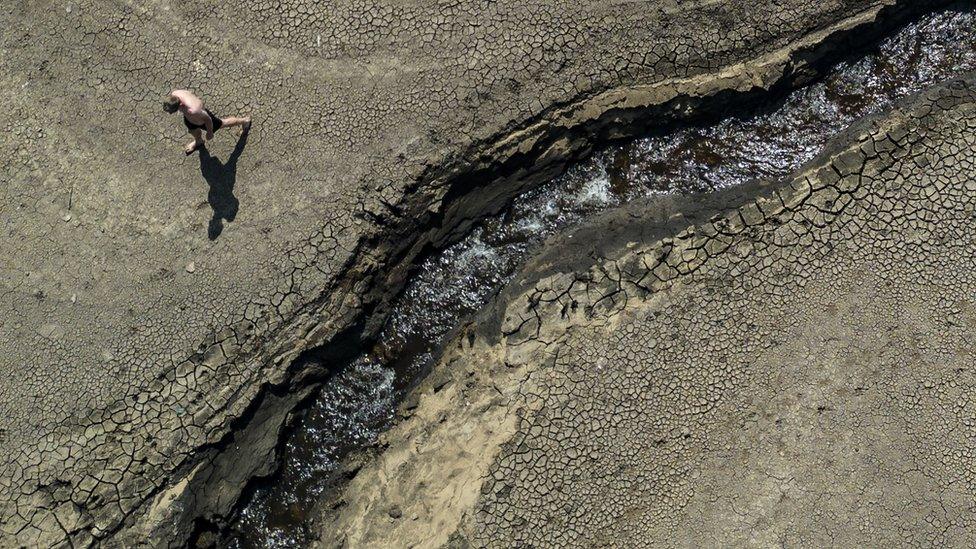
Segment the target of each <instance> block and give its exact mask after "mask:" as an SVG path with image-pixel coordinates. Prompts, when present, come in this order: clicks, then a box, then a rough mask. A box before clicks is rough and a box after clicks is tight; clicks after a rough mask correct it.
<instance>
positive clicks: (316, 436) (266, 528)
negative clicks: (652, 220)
mask: <svg viewBox="0 0 976 549" xmlns="http://www.w3.org/2000/svg"><path fill="white" fill-rule="evenodd" d="M969 5H970V3H963V4H961V6H960V7H956V8H954V9H950V10H947V11H944V12H940V13H938V14H934V15H931V16H928V17H926V18H925V19H923V20H921V21H919V22H917V23H914V24H911V25H909V26H907V27H906V28H904V29H902V30H901V31H900V32H898V33H897V34H896V35H894V36H892V37H890V38H888V39H886V40H884V41H883V42H881V43H880V44H878V45H877V47H876V48H874V49H873V50H871V51H868V52H865V53H864V54H863V55H861V56H860V57H858V58H855V59H851V60H849V61H847V62H844V63H841V64H839V65H838V66H837V67H835V69H834V70H833V71H832V72H831V73H830V74H829V75H828V76H827V77H826V78H825V79H823V81H821V82H819V83H816V84H814V85H811V86H809V87H807V88H804V89H801V90H798V91H796V92H794V93H792V94H791V95H789V96H788V97H786V98H785V99H783V100H781V101H779V102H777V103H776V104H775V105H769V106H767V107H766V108H763V109H760V110H758V111H754V112H751V113H748V114H747V115H743V116H733V117H729V118H726V119H724V120H721V121H720V122H718V123H716V124H713V125H708V126H696V127H685V128H679V129H676V130H673V131H670V132H669V133H667V134H665V135H653V134H652V135H649V136H647V137H644V138H641V139H637V140H634V141H632V142H630V143H627V144H624V145H621V146H615V147H611V148H607V149H605V150H602V151H600V152H598V153H596V154H594V155H592V156H591V157H590V158H589V159H588V160H587V161H585V162H582V163H580V164H579V165H577V166H575V167H573V168H572V169H570V170H569V171H568V173H566V174H565V175H564V176H562V177H559V178H557V179H555V180H553V181H551V182H550V183H548V184H546V185H544V186H542V187H541V188H537V189H535V190H533V191H531V192H528V193H526V194H524V195H522V196H520V197H518V198H517V199H516V200H515V201H513V203H512V204H511V205H510V207H509V208H508V209H507V210H506V211H505V212H504V213H502V214H501V215H498V216H496V217H493V218H490V219H488V220H486V221H484V222H483V223H481V224H480V225H479V226H478V227H476V228H475V229H474V230H473V231H472V233H471V234H470V235H469V236H468V237H467V238H466V239H465V240H463V241H461V242H459V243H457V244H455V245H453V246H451V247H449V248H447V249H445V250H443V251H442V252H440V253H439V254H437V255H435V256H433V257H431V258H429V259H428V260H427V261H426V262H425V263H424V264H423V265H421V267H420V269H419V270H418V272H417V273H416V275H415V276H414V277H413V278H412V280H411V282H410V283H409V285H408V286H407V288H406V289H405V291H404V292H403V294H402V295H401V296H400V298H399V299H398V302H397V304H396V306H395V309H394V312H393V314H392V316H391V317H390V319H389V321H388V323H387V325H386V327H385V329H384V331H383V333H382V335H381V337H380V339H379V342H378V343H377V344H376V346H375V347H374V348H373V349H371V350H370V351H369V352H368V353H365V354H363V355H362V356H360V357H359V358H358V359H357V360H356V361H355V362H354V363H353V364H352V365H351V366H350V367H348V368H346V369H345V370H344V371H342V372H341V373H339V374H337V375H336V376H335V377H334V378H333V379H332V380H330V381H329V382H328V383H327V384H326V386H325V387H324V388H323V389H322V391H321V393H320V394H319V396H318V397H317V398H316V400H315V402H314V404H313V405H312V406H311V408H310V409H309V410H308V411H307V413H306V414H305V416H304V417H303V418H302V419H301V420H300V421H299V423H298V425H297V427H296V429H295V430H294V432H293V433H292V435H291V436H290V437H289V439H288V440H287V442H286V447H285V450H284V456H283V465H282V469H281V471H280V472H279V473H278V474H277V475H275V477H274V478H272V479H269V480H268V481H267V482H264V483H263V485H262V486H260V487H259V488H258V489H257V491H256V492H255V493H254V494H253V495H252V497H251V499H250V501H249V502H248V503H247V505H246V506H245V508H244V509H243V511H242V512H241V514H240V516H239V517H238V518H237V519H236V521H235V522H234V523H233V524H232V526H231V529H230V533H229V536H228V537H227V538H226V539H225V544H226V545H228V546H230V547H238V548H250V547H300V546H305V545H306V544H307V543H308V541H309V536H310V535H311V532H310V530H309V528H308V521H309V520H310V519H311V518H312V515H311V514H312V513H314V509H313V507H314V503H315V501H316V499H317V497H318V496H319V494H320V493H321V492H322V491H323V490H324V489H325V488H327V487H328V486H329V485H330V482H333V481H334V477H335V474H336V471H337V469H338V466H339V464H340V461H341V459H342V458H343V456H344V455H346V454H347V453H348V452H349V451H350V450H352V449H354V448H359V447H363V446H365V445H368V444H370V443H371V442H373V441H374V440H375V438H376V436H377V435H378V434H379V433H380V432H381V431H382V430H383V429H384V428H386V427H387V426H389V424H390V422H391V421H392V419H393V413H394V409H395V406H396V404H397V402H398V401H399V399H400V398H401V397H402V396H403V394H404V392H405V390H406V389H408V388H409V387H410V386H411V384H412V383H413V382H414V381H415V380H416V379H417V376H418V375H420V374H421V373H423V372H424V371H425V369H426V368H428V367H429V365H430V363H431V361H432V360H433V358H434V356H435V354H436V352H437V349H438V347H439V345H441V343H442V340H443V338H444V337H445V335H446V334H448V333H449V332H450V331H451V330H452V329H454V328H455V327H457V326H458V325H459V324H460V323H461V322H462V321H463V319H464V318H466V317H468V316H470V315H471V314H473V313H474V312H477V311H478V310H479V309H481V308H482V307H483V306H484V305H485V304H486V303H487V302H488V300H490V299H491V297H492V296H494V295H495V294H496V293H497V292H498V291H499V290H500V289H501V287H502V286H503V285H504V284H505V283H506V282H508V281H509V280H511V278H512V277H513V276H514V275H515V273H516V271H517V269H518V267H519V266H520V265H521V264H522V262H523V261H524V260H525V258H526V257H527V256H528V255H530V254H531V253H533V251H534V250H536V249H538V246H539V245H540V244H541V243H542V242H543V241H544V240H545V239H546V238H548V237H549V236H551V235H553V234H555V233H557V232H558V231H561V230H563V229H565V228H567V227H570V226H572V225H574V224H577V223H579V222H580V221H581V220H583V219H585V218H587V217H588V216H591V215H593V214H595V213H598V212H601V211H605V210H608V209H610V208H613V207H616V206H619V205H621V204H623V203H625V202H628V201H632V200H635V199H640V198H645V197H649V196H653V195H658V194H667V193H698V192H708V191H713V190H716V189H721V188H725V187H729V186H733V185H738V184H741V183H744V182H746V181H749V180H752V179H756V178H770V179H774V178H781V177H784V176H786V175H788V174H789V173H790V172H792V171H793V170H795V169H796V168H798V167H799V166H800V165H801V164H803V163H804V162H806V161H808V160H810V159H811V158H812V157H813V156H815V155H816V154H817V153H818V152H820V151H821V150H822V149H823V147H824V145H825V144H826V142H827V141H828V140H829V139H830V138H831V137H832V136H834V135H835V134H837V133H838V132H839V131H842V130H843V129H845V128H846V127H847V126H849V125H850V124H851V123H852V122H853V121H855V120H856V119H858V118H861V117H863V116H865V115H868V114H871V113H874V112H879V111H883V110H885V109H887V108H888V107H889V106H890V105H891V104H892V102H893V101H895V100H897V99H898V98H900V97H904V96H906V95H909V94H911V93H913V92H916V91H919V90H921V89H923V88H925V87H927V86H929V85H932V84H934V83H937V82H940V81H943V80H946V79H948V78H951V77H952V76H954V75H956V74H957V73H960V72H964V71H973V70H976V11H974V9H973V8H972V7H964V6H969ZM650 129H651V128H649V130H650Z"/></svg>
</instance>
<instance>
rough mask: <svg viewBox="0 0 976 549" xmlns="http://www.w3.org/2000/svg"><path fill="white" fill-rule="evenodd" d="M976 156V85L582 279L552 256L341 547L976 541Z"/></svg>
mask: <svg viewBox="0 0 976 549" xmlns="http://www.w3.org/2000/svg"><path fill="white" fill-rule="evenodd" d="M974 150H976V75H969V76H965V77H963V78H960V79H958V80H955V81H951V82H949V83H946V84H944V85H940V86H937V87H936V88H934V89H931V90H928V91H926V92H925V93H923V94H921V95H919V96H915V97H912V98H910V99H909V100H906V101H904V102H903V103H901V104H899V105H898V106H897V108H895V109H894V110H893V111H892V112H890V113H888V114H886V115H883V116H878V117H873V118H870V119H867V120H865V121H861V122H859V123H858V124H856V125H855V126H854V127H853V128H851V129H850V130H848V131H847V132H846V133H845V134H843V135H842V136H840V137H839V138H837V139H836V140H835V141H834V143H833V145H832V146H831V147H830V148H829V149H828V151H827V152H825V153H824V154H823V155H821V156H820V157H818V158H817V159H815V160H814V161H812V162H811V163H809V164H807V165H806V166H805V167H804V168H802V169H801V170H800V171H799V172H798V173H797V174H796V175H795V177H793V178H791V179H788V180H786V181H783V182H781V183H771V184H768V185H765V186H761V187H759V188H758V190H757V191H756V194H757V197H756V198H755V200H753V201H749V202H747V203H746V204H744V205H742V206H741V207H739V208H736V209H732V210H728V211H725V212H722V213H717V214H715V215H711V216H708V214H707V213H703V214H701V215H705V218H704V219H701V220H700V221H699V222H697V223H694V224H692V225H691V226H685V227H681V226H680V220H678V221H676V220H675V219H674V218H669V217H668V216H667V215H662V214H661V213H660V212H654V211H651V210H648V211H646V212H644V213H643V215H638V216H633V215H631V219H630V221H629V223H630V224H631V227H630V228H629V230H630V234H631V235H632V237H631V240H630V242H629V243H628V244H627V245H625V246H624V247H623V248H618V249H604V250H601V251H600V252H599V253H597V254H594V255H593V256H591V257H586V256H585V255H580V257H579V259H578V262H577V264H576V265H575V267H573V268H565V267H564V268H560V269H555V270H554V269H552V268H551V266H550V265H551V261H550V259H547V257H548V258H559V257H560V254H561V252H560V247H562V248H564V249H565V248H566V246H568V245H569V244H570V242H569V240H568V239H569V237H567V240H564V241H563V242H555V243H551V244H550V246H549V249H547V251H546V253H545V255H543V256H542V257H540V258H539V259H538V260H536V261H535V262H533V263H532V264H530V265H529V266H528V267H527V268H526V273H525V274H524V276H525V277H526V280H525V281H523V283H522V284H517V285H515V287H513V288H510V289H509V290H508V291H507V293H506V294H504V295H503V296H502V297H501V298H500V299H499V300H498V302H497V303H496V305H495V308H494V309H493V310H491V311H489V312H486V313H485V315H483V316H482V318H481V323H480V325H479V326H477V327H474V328H472V329H471V330H470V332H469V333H468V334H465V335H464V336H463V337H460V338H459V339H458V340H457V341H456V342H455V344H454V345H452V347H451V349H450V350H449V351H448V352H447V354H446V355H445V357H444V358H443V360H442V361H441V363H440V364H439V365H438V366H437V367H436V368H435V371H434V373H433V374H432V376H431V378H430V379H431V380H430V381H428V382H425V384H424V385H422V386H421V390H420V393H421V396H420V400H419V404H418V406H417V407H416V408H415V409H414V410H413V413H412V417H411V418H409V419H407V420H405V421H403V422H402V423H401V424H399V425H398V426H397V427H395V428H394V429H393V430H391V431H390V432H389V433H387V434H386V435H385V436H384V440H383V445H384V447H385V448H386V449H385V450H384V452H383V453H382V454H381V455H380V456H379V457H378V459H377V460H376V461H374V462H372V463H370V464H369V465H368V466H366V467H365V468H364V469H363V470H362V471H361V472H360V473H359V474H358V476H357V477H356V478H355V479H354V480H353V481H352V482H351V484H350V486H349V488H348V489H347V490H346V492H345V495H344V498H345V501H344V502H343V505H341V506H339V507H338V510H337V511H336V512H335V513H334V514H333V515H332V516H327V517H326V518H325V520H324V522H323V528H322V531H323V532H324V533H325V534H324V536H325V537H324V538H323V541H322V545H323V546H332V545H334V544H336V543H340V542H344V543H345V544H347V545H348V546H364V545H369V546H383V545H384V544H385V543H395V544H396V545H398V546H410V545H415V546H434V545H441V544H448V545H451V546H459V547H460V546H468V545H474V546H562V545H573V546H605V545H612V546H674V545H678V546H695V547H698V546H721V545H749V544H758V545H762V546H773V545H776V546H782V545H790V546H796V545H802V546H817V547H821V546H845V547H854V546H865V545H871V546H895V545H898V546H903V545H910V546H919V545H921V546H969V545H972V544H974V543H976V539H974V532H976V530H974V528H973V526H974V524H973V523H974V521H976V514H974V498H973V494H974V493H976V473H974V470H973V466H972V459H971V458H972V453H973V451H974V446H976V432H974V423H973V422H974V417H976V401H974V399H973V389H974V386H976V377H974V376H976V372H974V370H973V358H972V356H973V351H972V343H973V341H972V339H973V328H974V327H976V308H974V302H973V300H974V284H976V279H974V277H976V263H974V257H976V254H974V250H976V233H974V231H973V230H972V229H973V224H974V222H976V156H974V155H973V151H974ZM603 229H604V228H603V227H601V226H599V225H596V226H590V227H584V228H582V229H580V230H579V231H578V232H577V233H576V234H575V237H577V238H579V237H582V238H586V237H587V236H588V235H589V236H591V237H592V235H594V234H599V233H600V231H601V230H603ZM662 229H666V230H669V231H671V232H672V235H673V236H670V237H667V238H663V239H660V238H653V239H644V238H643V235H646V234H650V233H656V232H658V231H660V230H662ZM597 248H599V246H598V245H597ZM562 253H563V254H564V253H566V252H565V251H564V252H562ZM559 261H561V262H562V263H565V259H559ZM533 272H534V273H539V274H537V275H535V281H534V282H533V281H532V277H533V274H532V273H533Z"/></svg>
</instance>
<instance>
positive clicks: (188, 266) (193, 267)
mask: <svg viewBox="0 0 976 549" xmlns="http://www.w3.org/2000/svg"><path fill="white" fill-rule="evenodd" d="M196 270H197V266H196V265H194V264H193V262H192V261H191V262H189V263H187V264H186V272H188V273H193V272H196Z"/></svg>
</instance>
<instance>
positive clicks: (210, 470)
mask: <svg viewBox="0 0 976 549" xmlns="http://www.w3.org/2000/svg"><path fill="white" fill-rule="evenodd" d="M951 3H953V2H952V0H931V1H928V2H912V1H911V0H897V1H896V2H895V3H893V4H892V5H889V6H885V7H880V8H874V9H871V10H868V11H866V12H863V13H861V14H858V15H856V16H854V17H851V18H848V19H846V20H843V21H841V22H839V23H836V24H834V25H833V26H831V27H828V28H826V29H822V30H820V31H817V32H814V33H812V34H810V35H807V36H805V37H803V38H802V39H801V40H799V41H797V42H794V43H792V44H789V45H788V46H786V47H784V48H783V49H780V50H777V51H775V52H772V53H770V54H767V55H764V56H762V57H760V58H757V59H755V60H753V61H750V62H746V63H741V64H738V65H734V66H730V67H726V68H725V69H723V70H722V71H720V72H718V73H712V74H708V75H702V76H697V77H693V78H683V79H672V80H667V81H664V82H661V83H657V84H653V85H643V86H635V87H630V88H620V89H613V90H610V91H606V92H602V93H599V94H596V95H594V96H591V97H583V98H578V99H576V100H574V101H573V102H570V103H568V104H559V105H552V106H550V107H549V108H547V109H545V110H544V111H543V112H542V113H540V114H539V115H538V116H537V117H536V118H535V119H534V120H530V121H527V122H526V123H525V124H524V125H523V126H522V127H519V128H515V129H510V130H508V131H506V132H504V133H502V134H500V135H496V136H495V137H494V138H492V139H489V140H486V141H483V142H479V143H475V144H472V145H471V146H470V147H469V149H468V151H466V152H465V153H464V154H461V155H459V156H458V157H456V158H455V159H453V161H449V162H448V163H446V164H444V165H441V166H427V167H426V169H425V170H424V171H423V172H422V173H421V174H420V175H419V176H417V177H416V178H415V180H414V183H413V184H412V185H411V187H410V188H409V189H408V194H407V196H406V197H404V199H403V202H402V204H403V205H404V206H393V205H390V212H389V213H390V215H389V217H388V218H374V219H373V221H374V222H375V223H377V224H378V225H380V226H381V227H385V229H384V230H381V231H379V233H378V234H377V235H375V236H373V237H369V238H365V239H364V240H362V241H361V242H359V243H358V246H357V249H356V250H354V252H353V254H352V256H351V257H352V259H351V260H350V263H349V264H348V265H346V266H345V268H344V269H343V271H342V272H341V273H340V274H339V275H338V276H337V280H338V282H337V283H336V285H335V286H334V288H332V289H331V291H328V292H325V293H324V294H323V295H326V296H327V297H334V296H336V295H344V294H349V293H352V292H354V291H356V289H357V288H362V287H365V288H368V291H367V292H366V293H365V294H363V295H361V302H362V304H363V306H362V307H361V308H360V309H359V310H358V313H357V314H356V315H355V316H354V317H352V318H348V319H345V327H344V329H342V330H340V331H339V334H338V335H336V336H334V337H333V338H331V339H330V340H329V341H327V342H325V343H324V344H322V345H319V346H317V347H315V348H312V349H309V350H306V351H305V352H303V353H302V354H301V355H300V356H299V357H298V358H297V359H295V360H293V361H292V362H291V363H290V364H289V366H288V368H287V371H286V373H285V375H284V376H283V379H284V381H283V382H281V383H278V384H266V385H264V386H263V387H261V388H260V390H259V392H258V394H257V396H256V397H255V398H254V399H253V400H252V402H251V403H250V404H249V406H248V407H247V408H246V410H245V412H244V413H243V414H242V415H241V416H240V417H238V418H237V419H236V420H235V421H233V422H232V423H231V424H230V427H229V430H228V432H227V434H226V435H225V436H224V437H223V438H222V439H221V440H219V441H218V442H216V443H213V444H211V445H209V446H206V447H201V448H198V449H197V453H198V458H197V459H195V460H192V463H187V464H185V465H184V466H183V467H181V468H180V469H179V470H178V471H176V473H175V474H174V475H173V478H172V479H171V481H170V483H169V484H168V485H167V486H164V487H161V489H160V490H159V491H158V492H157V493H156V494H154V496H157V497H155V502H153V501H147V503H146V504H145V505H143V506H142V509H143V510H144V511H145V510H147V507H152V508H158V507H160V506H161V505H162V506H165V505H166V504H167V500H168V502H174V501H175V500H177V499H178V500H179V501H180V502H182V505H181V507H182V509H181V510H179V512H178V513H177V514H176V515H175V516H174V515H171V514H169V513H167V515H169V516H170V518H174V519H176V524H174V523H170V524H167V525H166V526H165V528H156V529H153V531H152V533H158V534H161V537H156V536H152V539H153V541H150V543H155V544H160V545H170V546H181V545H184V544H185V543H186V542H190V543H191V544H195V543H198V542H203V543H204V544H205V543H206V540H207V539H208V538H209V536H210V535H211V534H212V533H214V532H215V531H217V530H218V529H219V527H220V526H221V525H223V524H224V523H225V522H226V520H227V518H228V517H231V516H232V515H233V513H234V512H235V511H236V510H237V509H236V508H237V506H238V505H239V503H240V501H239V500H240V496H241V494H243V493H245V492H246V491H247V488H248V485H250V484H251V483H253V482H254V481H255V480H257V479H260V478H262V477H266V476H268V475H270V474H272V473H273V472H274V471H275V469H276V468H277V465H278V464H277V460H278V456H279V455H280V452H279V451H278V450H279V448H280V446H281V445H282V444H283V441H284V439H285V436H284V435H285V434H286V432H287V428H288V424H289V423H290V421H289V420H290V418H292V417H294V414H295V413H296V412H299V411H300V410H301V409H302V408H303V406H306V405H307V404H308V403H309V402H310V401H311V398H312V397H313V396H314V394H315V390H316V389H317V388H318V387H319V386H321V385H322V384H323V383H325V382H326V381H327V380H328V379H329V377H330V376H331V375H332V374H333V373H335V372H336V371H338V370H339V369H341V368H342V367H344V366H345V364H346V363H348V362H349V360H350V359H352V358H353V357H355V356H356V355H357V354H358V352H359V351H360V350H361V349H363V348H365V347H367V346H368V345H369V344H370V343H371V342H372V341H373V339H374V338H375V336H376V335H377V334H378V332H379V330H380V329H381V328H382V326H383V324H384V323H385V321H386V319H387V317H388V315H389V312H390V305H391V303H392V301H393V300H394V299H395V297H396V296H397V295H398V294H399V293H400V291H401V290H402V289H403V288H404V286H405V285H406V282H407V280H408V277H409V274H410V271H411V269H412V268H413V267H414V266H415V265H418V264H419V263H420V262H422V261H423V260H424V259H425V258H426V257H429V255H430V254H432V253H435V252H436V251H437V250H439V249H442V248H444V247H446V246H448V245H450V244H452V243H453V242H456V241H457V240H459V239H461V238H462V237H463V236H464V235H465V234H466V233H467V232H468V231H469V230H470V229H471V228H472V227H473V225H474V224H475V223H477V222H478V221H479V220H480V219H483V218H485V217H488V216H490V215H493V214H496V213H498V212H500V211H501V210H502V209H504V207H505V206H506V205H507V204H508V203H509V202H510V201H511V200H512V199H513V198H514V197H516V196H518V195H519V194H521V193H523V192H525V191H527V190H529V189H531V188H533V187H535V186H537V185H539V184H541V183H543V182H545V181H548V180H550V179H552V178H553V177H556V176H557V175H559V174H560V173H562V172H563V171H564V170H565V169H566V168H567V167H568V166H569V165H570V164H572V163H574V162H577V161H579V160H581V159H582V158H584V157H585V156H587V155H588V154H590V153H591V152H592V151H593V150H594V149H595V148H597V147H599V146H603V145H608V144H611V143H613V142H616V141H620V140H624V139H629V138H633V137H636V136H638V135H640V134H641V133H645V132H646V130H647V124H648V122H649V121H654V122H655V123H656V125H657V126H658V127H659V128H660V127H661V126H668V125H675V124H680V123H688V122H693V121H708V120H714V119H715V118H716V117H720V116H721V115H722V114H723V113H727V112H729V111H731V110H734V109H747V108H749V107H750V106H751V105H755V104H757V103H760V102H763V101H770V100H775V99H777V98H780V97H782V96H784V95H785V94H786V93H788V92H789V91H790V90H793V89H795V88H798V87H802V86H804V85H806V84H809V83H810V82H812V81H813V80H815V79H817V78H819V77H821V76H822V75H823V74H825V73H826V71H827V70H828V69H829V68H831V67H832V66H833V65H834V64H836V63H837V62H838V61H840V60H842V59H844V58H845V57H847V56H849V55H850V54H851V53H852V52H853V51H856V50H863V49H864V48H866V47H869V46H871V45H873V44H875V43H876V42H878V41H879V40H880V39H881V38H883V37H884V36H886V35H888V34H890V33H891V32H893V31H894V30H896V29H898V28H900V27H901V26H903V25H905V24H907V23H909V22H911V21H913V20H914V19H916V18H918V17H920V16H922V15H924V14H926V13H930V12H932V11H935V10H936V9H938V8H941V7H945V6H947V5H950V4H951ZM402 235H412V236H411V237H410V238H403V236H402ZM314 364H320V365H329V366H328V367H325V368H322V367H316V366H312V365H314ZM170 490H175V491H176V493H175V494H174V495H173V496H172V497H171V498H166V497H163V500H162V501H161V500H160V497H159V496H165V492H168V491H170ZM187 494H189V495H190V496H191V497H189V498H188V497H187ZM137 522H139V520H138V518H136V516H135V515H132V516H130V517H129V519H128V520H125V521H123V522H122V523H121V524H120V525H119V530H121V529H124V528H127V527H130V526H133V525H134V524H135V523H137ZM158 526H159V527H162V526H163V525H161V524H160V525H158ZM167 534H168V535H167ZM174 534H175V537H173V535H174ZM167 538H168V539H167Z"/></svg>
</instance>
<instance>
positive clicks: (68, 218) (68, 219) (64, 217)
mask: <svg viewBox="0 0 976 549" xmlns="http://www.w3.org/2000/svg"><path fill="white" fill-rule="evenodd" d="M61 219H63V220H64V222H65V223H67V222H68V221H71V214H64V215H63V216H61Z"/></svg>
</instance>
